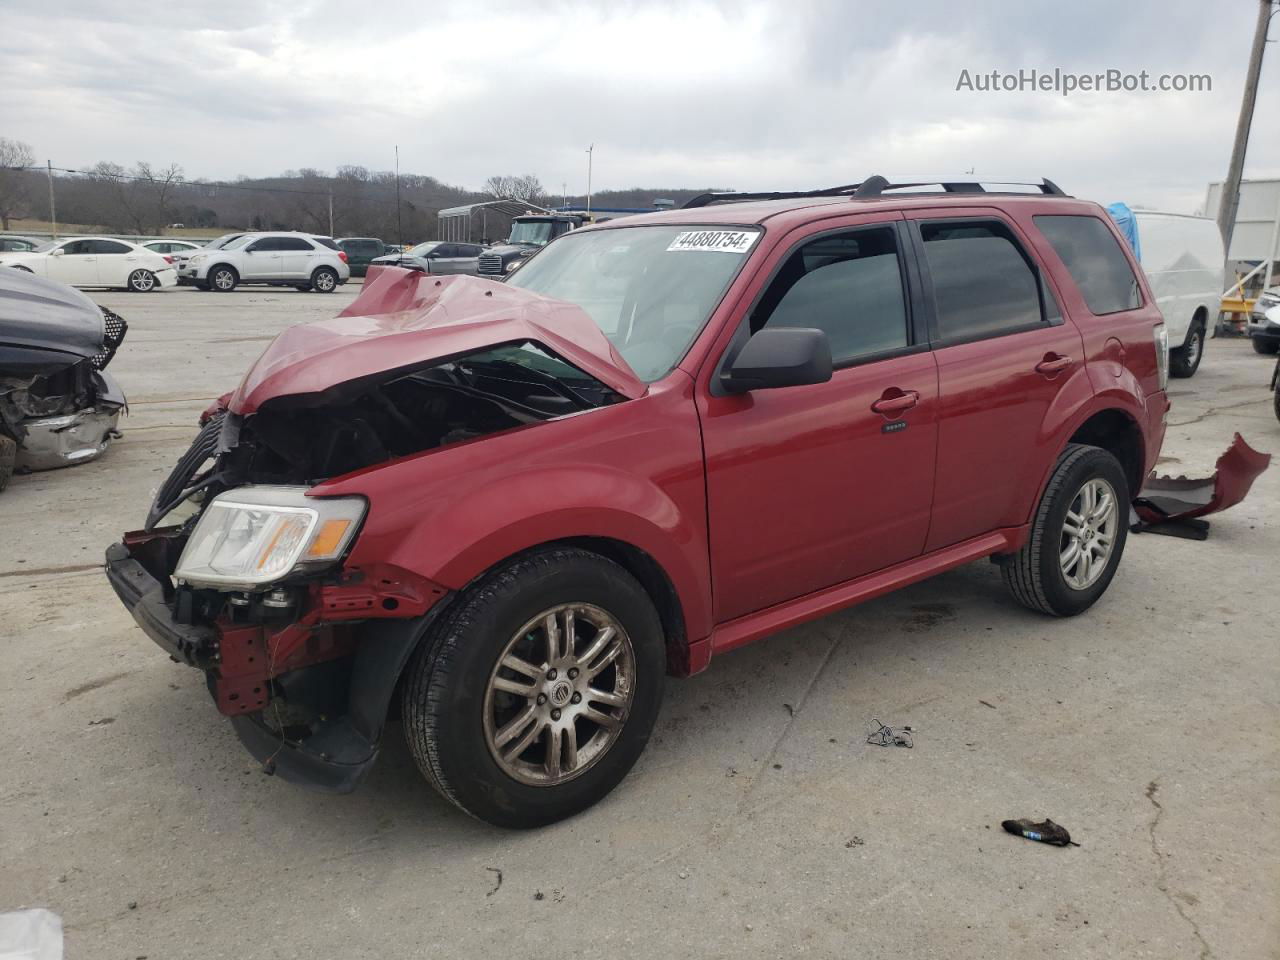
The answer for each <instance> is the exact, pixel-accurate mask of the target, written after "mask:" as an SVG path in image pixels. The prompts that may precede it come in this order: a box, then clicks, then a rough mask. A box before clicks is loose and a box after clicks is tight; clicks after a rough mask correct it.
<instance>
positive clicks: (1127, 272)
mask: <svg viewBox="0 0 1280 960" xmlns="http://www.w3.org/2000/svg"><path fill="white" fill-rule="evenodd" d="M1034 219H1035V223H1036V227H1037V229H1039V231H1040V232H1041V233H1042V234H1044V237H1045V239H1046V240H1048V241H1049V244H1050V245H1051V246H1052V247H1053V249H1054V252H1055V253H1057V255H1058V258H1059V259H1060V260H1062V263H1063V265H1064V266H1066V268H1067V272H1068V273H1069V274H1071V279H1072V280H1074V281H1075V284H1076V286H1077V287H1079V288H1080V294H1081V296H1083V297H1084V302H1085V303H1086V304H1087V305H1088V307H1089V312H1090V313H1092V314H1094V315H1095V316H1104V315H1106V314H1108V313H1120V312H1122V311H1124V310H1136V309H1137V308H1138V307H1140V306H1142V294H1141V293H1140V292H1139V288H1138V278H1137V277H1135V276H1134V275H1133V270H1132V269H1131V268H1130V266H1129V261H1128V259H1127V258H1126V257H1125V255H1124V251H1123V250H1121V249H1120V242H1119V241H1118V240H1116V238H1115V235H1114V234H1113V233H1112V232H1111V230H1110V229H1109V228H1108V227H1107V225H1106V224H1105V223H1103V222H1102V221H1101V220H1100V219H1098V218H1097V217H1090V216H1087V215H1067V214H1041V215H1040V216H1037V217H1035V218H1034Z"/></svg>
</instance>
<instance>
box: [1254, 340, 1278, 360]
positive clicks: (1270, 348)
mask: <svg viewBox="0 0 1280 960" xmlns="http://www.w3.org/2000/svg"><path fill="white" fill-rule="evenodd" d="M1249 339H1251V340H1252V341H1253V352H1254V353H1260V354H1262V355H1263V356H1266V357H1269V356H1271V355H1273V354H1274V353H1275V352H1276V351H1277V350H1280V341H1277V340H1267V339H1264V338H1262V337H1250V338H1249Z"/></svg>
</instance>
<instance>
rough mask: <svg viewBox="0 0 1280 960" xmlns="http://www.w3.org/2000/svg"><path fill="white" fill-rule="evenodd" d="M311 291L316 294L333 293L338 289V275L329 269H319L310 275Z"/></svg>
mask: <svg viewBox="0 0 1280 960" xmlns="http://www.w3.org/2000/svg"><path fill="white" fill-rule="evenodd" d="M311 289H312V290H314V291H316V292H317V293H333V291H335V290H337V289H338V273H337V271H335V270H333V269H332V268H330V267H319V268H318V269H317V270H316V272H315V273H313V274H311Z"/></svg>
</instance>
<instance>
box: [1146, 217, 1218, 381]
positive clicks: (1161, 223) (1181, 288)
mask: <svg viewBox="0 0 1280 960" xmlns="http://www.w3.org/2000/svg"><path fill="white" fill-rule="evenodd" d="M1133 213H1134V217H1135V218H1136V220H1137V224H1138V240H1139V243H1140V244H1141V246H1142V269H1143V271H1144V272H1145V273H1146V275H1147V281H1148V283H1150V284H1151V292H1152V293H1153V294H1155V298H1156V306H1158V307H1159V308H1160V312H1161V313H1162V314H1164V323H1165V329H1166V330H1167V331H1168V333H1169V348H1170V349H1169V372H1170V373H1172V374H1173V375H1174V376H1175V377H1189V376H1191V375H1192V374H1194V373H1195V372H1196V369H1197V368H1198V367H1199V366H1200V358H1201V357H1203V356H1204V341H1205V338H1207V337H1210V336H1213V332H1214V327H1215V325H1216V324H1217V321H1218V311H1219V310H1220V309H1221V307H1222V288H1223V280H1222V270H1223V264H1224V261H1225V259H1226V256H1225V253H1224V251H1223V249H1222V234H1221V233H1220V232H1219V231H1218V224H1217V222H1216V221H1214V220H1211V219H1209V218H1208V217H1189V216H1184V215H1183V214H1179V213H1161V212H1158V211H1155V210H1135V211H1133Z"/></svg>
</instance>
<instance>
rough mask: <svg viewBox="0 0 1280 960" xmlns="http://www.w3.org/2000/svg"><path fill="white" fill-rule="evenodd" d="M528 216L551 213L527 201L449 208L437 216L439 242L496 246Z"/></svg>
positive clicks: (469, 204) (484, 202) (489, 202)
mask: <svg viewBox="0 0 1280 960" xmlns="http://www.w3.org/2000/svg"><path fill="white" fill-rule="evenodd" d="M526 213H551V211H550V210H549V209H547V208H546V207H541V206H539V205H538V204H536V203H530V202H529V201H528V200H485V201H483V202H481V203H467V204H463V205H462V206H460V207H449V208H448V209H445V210H441V211H440V212H439V213H438V214H437V215H436V227H437V229H436V239H437V240H449V241H452V242H454V243H497V242H499V241H500V240H505V239H506V238H507V237H508V236H509V235H510V233H511V221H512V220H513V219H514V218H515V217H519V216H523V215H524V214H526Z"/></svg>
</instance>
